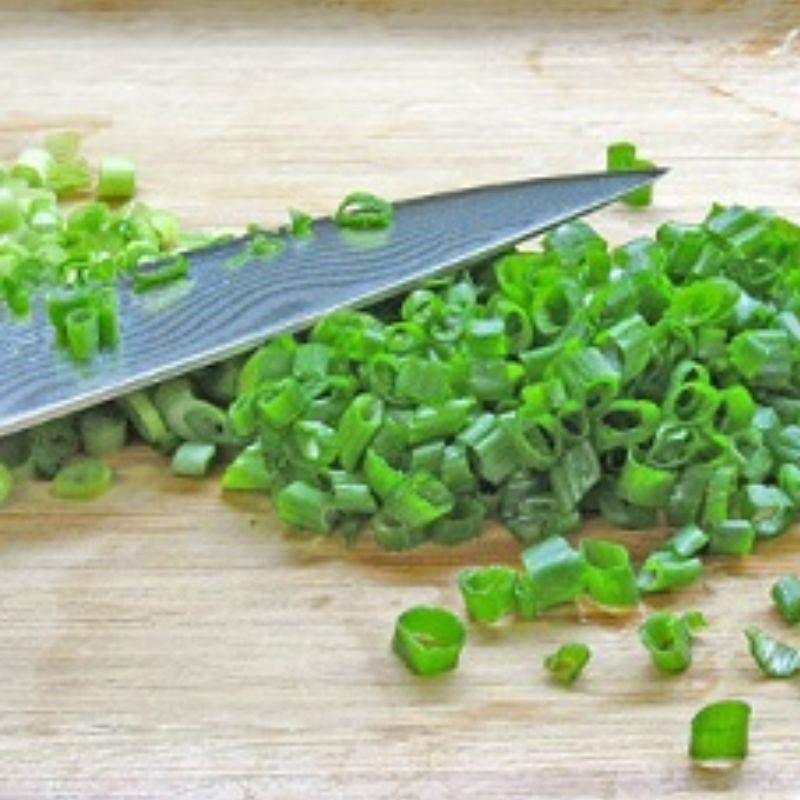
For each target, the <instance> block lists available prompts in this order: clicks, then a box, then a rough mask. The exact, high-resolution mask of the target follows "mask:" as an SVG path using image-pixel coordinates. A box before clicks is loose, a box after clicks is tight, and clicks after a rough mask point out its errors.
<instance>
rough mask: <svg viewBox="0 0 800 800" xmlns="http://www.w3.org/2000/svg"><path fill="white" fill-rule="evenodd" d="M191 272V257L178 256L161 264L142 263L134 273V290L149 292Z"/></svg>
mask: <svg viewBox="0 0 800 800" xmlns="http://www.w3.org/2000/svg"><path fill="white" fill-rule="evenodd" d="M188 274H189V259H187V258H186V257H185V256H176V257H175V258H172V259H170V260H168V261H165V262H163V263H160V264H147V265H145V264H140V265H139V268H138V269H137V271H136V272H134V274H133V291H134V292H149V291H150V290H151V289H158V288H160V287H162V286H164V285H166V284H168V283H174V282H175V281H177V280H180V279H181V278H185V277H186V276H187V275H188Z"/></svg>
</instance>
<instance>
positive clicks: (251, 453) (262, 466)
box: [222, 442, 275, 492]
mask: <svg viewBox="0 0 800 800" xmlns="http://www.w3.org/2000/svg"><path fill="white" fill-rule="evenodd" d="M274 483H275V476H274V474H273V473H272V472H271V471H270V470H269V469H268V468H267V465H266V463H265V461H264V456H263V454H262V452H261V444H260V443H259V442H254V443H253V444H251V445H249V446H248V447H245V449H244V450H242V452H241V453H239V455H238V456H236V458H235V459H234V460H233V461H232V462H231V463H230V464H228V466H227V467H226V468H225V472H224V473H223V474H222V488H223V489H228V490H230V491H238V492H243V491H248V492H251V491H268V490H269V489H271V488H272V486H273V485H274Z"/></svg>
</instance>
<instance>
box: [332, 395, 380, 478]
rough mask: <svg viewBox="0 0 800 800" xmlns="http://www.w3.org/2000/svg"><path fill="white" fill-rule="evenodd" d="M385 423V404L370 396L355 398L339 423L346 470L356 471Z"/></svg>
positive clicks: (342, 457)
mask: <svg viewBox="0 0 800 800" xmlns="http://www.w3.org/2000/svg"><path fill="white" fill-rule="evenodd" d="M382 421H383V402H382V401H381V400H380V399H379V398H377V397H375V396H374V395H370V394H361V395H358V396H357V397H355V398H353V401H352V402H351V403H350V405H349V406H348V408H347V410H346V411H345V412H344V414H343V415H342V419H341V422H340V423H339V429H338V436H339V448H340V460H341V463H342V466H343V467H344V468H345V469H346V470H353V469H355V468H356V467H357V466H358V464H359V463H360V461H361V457H362V456H363V454H364V451H365V450H366V448H367V446H368V445H369V443H370V441H371V440H372V439H373V437H374V436H375V434H376V433H377V432H378V429H379V428H380V426H381V423H382Z"/></svg>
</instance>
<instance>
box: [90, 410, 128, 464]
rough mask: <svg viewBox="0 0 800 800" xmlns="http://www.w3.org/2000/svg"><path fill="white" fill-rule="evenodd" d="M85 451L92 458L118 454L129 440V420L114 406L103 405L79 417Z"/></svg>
mask: <svg viewBox="0 0 800 800" xmlns="http://www.w3.org/2000/svg"><path fill="white" fill-rule="evenodd" d="M78 429H79V430H80V436H81V445H82V446H83V451H84V452H85V453H86V454H87V455H89V456H92V458H103V457H104V456H107V455H111V453H116V452H117V451H119V450H121V449H122V448H123V447H124V446H125V442H126V441H127V439H128V420H127V419H126V418H125V415H124V414H123V413H122V412H121V411H120V410H119V409H118V408H117V407H116V406H114V405H110V404H107V405H102V406H97V407H95V408H90V409H89V410H88V411H84V412H83V413H82V414H81V415H80V416H79V417H78Z"/></svg>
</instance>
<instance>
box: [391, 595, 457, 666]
mask: <svg viewBox="0 0 800 800" xmlns="http://www.w3.org/2000/svg"><path fill="white" fill-rule="evenodd" d="M466 636H467V632H466V630H465V628H464V625H463V623H462V622H461V620H459V619H458V617H456V616H455V615H454V614H452V613H451V612H450V611H447V610H446V609H444V608H438V607H436V606H415V607H414V608H409V609H408V610H407V611H404V612H403V613H402V614H400V616H399V617H398V618H397V622H396V624H395V629H394V638H393V640H392V648H393V649H394V652H395V653H396V654H397V656H398V657H399V658H400V659H401V660H402V661H403V662H404V663H405V665H406V666H407V667H408V668H409V669H410V670H411V671H412V672H415V673H416V674H417V675H438V674H440V673H442V672H447V671H449V670H452V669H455V668H456V667H457V666H458V661H459V658H460V656H461V651H462V649H463V647H464V642H465V641H466Z"/></svg>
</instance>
